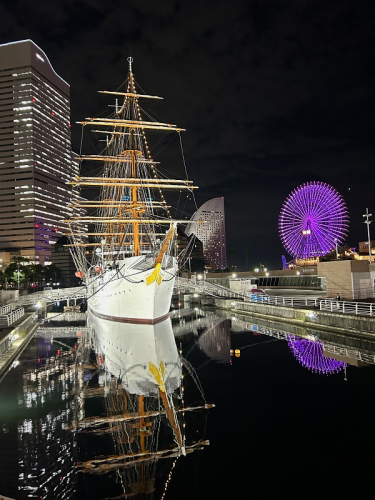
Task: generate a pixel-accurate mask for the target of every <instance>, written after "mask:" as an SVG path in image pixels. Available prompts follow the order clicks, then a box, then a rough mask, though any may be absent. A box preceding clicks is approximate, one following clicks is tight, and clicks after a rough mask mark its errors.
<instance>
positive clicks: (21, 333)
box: [0, 313, 38, 382]
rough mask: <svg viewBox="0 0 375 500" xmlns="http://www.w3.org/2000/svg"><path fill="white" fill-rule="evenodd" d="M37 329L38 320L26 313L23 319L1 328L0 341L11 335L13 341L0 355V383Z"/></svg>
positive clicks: (31, 314)
mask: <svg viewBox="0 0 375 500" xmlns="http://www.w3.org/2000/svg"><path fill="white" fill-rule="evenodd" d="M37 328H38V318H37V316H36V315H35V313H26V314H25V316H24V317H23V318H20V319H19V320H17V321H15V322H14V323H13V324H12V325H10V326H9V327H7V328H1V330H0V341H1V340H2V339H4V338H5V337H8V336H9V335H10V334H12V337H13V338H14V340H13V341H12V344H11V346H10V347H9V349H8V350H7V351H6V352H4V353H3V354H2V355H0V382H1V381H2V379H3V378H4V377H5V375H6V374H7V373H8V371H9V370H10V369H11V367H12V365H13V363H14V362H15V361H16V360H17V358H18V356H19V355H20V354H21V353H22V351H23V350H24V349H25V348H26V347H27V345H28V343H29V341H30V340H31V339H32V337H33V335H34V332H35V330H36V329H37Z"/></svg>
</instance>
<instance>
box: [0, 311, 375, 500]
mask: <svg viewBox="0 0 375 500" xmlns="http://www.w3.org/2000/svg"><path fill="white" fill-rule="evenodd" d="M40 326H41V328H38V331H37V332H36V336H35V338H34V339H33V340H32V341H31V343H30V344H29V346H28V347H27V349H26V350H25V351H24V352H23V353H22V355H21V357H20V358H19V360H18V364H17V365H16V366H14V367H13V368H12V369H11V370H10V371H9V373H8V374H7V376H6V377H5V378H4V379H3V381H2V383H1V384H0V444H1V446H0V497H1V495H4V496H5V497H8V498H12V499H17V500H24V499H30V498H31V499H34V498H35V499H51V500H52V499H53V500H55V499H80V500H86V499H87V500H104V499H119V498H128V497H132V498H137V499H155V500H159V499H160V500H162V499H173V500H175V499H176V500H177V499H178V500H182V499H183V500H185V499H186V500H187V499H189V500H193V499H197V500H198V499H199V500H201V499H211V498H215V499H225V498H236V499H247V498H256V499H268V498H279V497H281V496H283V497H285V496H287V498H297V497H298V498H299V497H305V496H308V497H310V498H328V497H329V496H333V497H334V498H339V497H342V496H343V495H345V496H347V495H353V497H354V498H365V497H368V496H369V495H370V494H371V495H372V493H371V492H372V490H373V486H372V469H373V457H372V454H373V449H374V407H375V405H374V382H375V370H374V366H375V341H373V340H372V339H371V338H369V337H366V338H363V337H361V336H359V335H358V332H354V333H353V332H351V333H350V335H349V333H348V335H342V336H340V337H339V336H337V335H333V334H330V333H329V332H327V333H326V334H324V333H322V332H317V333H316V335H315V336H314V335H311V333H310V336H309V337H303V335H302V336H301V334H300V336H297V335H296V334H295V332H293V326H292V325H288V324H285V323H284V324H283V323H271V322H269V321H268V322H267V321H261V320H255V319H252V318H249V317H241V316H233V315H229V314H227V313H224V312H223V311H218V310H214V309H206V310H202V309H199V310H198V309H197V310H195V311H194V310H193V312H187V313H186V315H185V316H184V315H183V314H182V315H181V314H180V315H178V314H176V317H175V318H173V319H172V320H171V321H170V320H168V321H167V322H163V324H162V325H160V326H159V327H158V328H157V329H155V327H152V328H151V329H148V330H147V331H146V329H142V328H140V327H138V330H137V328H132V327H130V326H129V325H122V326H121V328H120V327H117V326H116V327H112V326H111V325H103V324H99V325H98V324H95V323H89V325H88V326H89V328H87V324H86V323H85V322H77V321H67V322H61V321H60V322H58V321H56V322H55V321H53V320H50V321H49V322H48V323H46V324H44V325H40ZM64 328H65V330H64ZM116 328H117V329H116ZM299 333H300V332H299ZM135 336H137V338H136V337H135ZM135 338H136V340H134V339H135ZM132 339H133V340H132ZM155 380H156V383H155Z"/></svg>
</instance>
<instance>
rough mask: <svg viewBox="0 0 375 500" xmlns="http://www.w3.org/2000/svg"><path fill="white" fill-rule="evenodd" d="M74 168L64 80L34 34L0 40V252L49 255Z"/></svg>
mask: <svg viewBox="0 0 375 500" xmlns="http://www.w3.org/2000/svg"><path fill="white" fill-rule="evenodd" d="M75 173H78V163H77V162H76V161H74V160H73V158H72V152H71V131H70V87H69V85H68V84H67V83H66V82H65V81H64V80H63V79H62V78H61V77H60V76H59V75H57V74H56V72H55V71H54V69H53V67H52V65H51V64H50V62H49V60H48V58H47V56H46V54H45V53H44V52H43V51H42V50H41V49H40V48H39V47H38V46H37V45H35V43H33V42H32V41H31V40H22V41H18V42H13V43H6V44H3V45H0V251H4V252H9V253H10V255H11V256H15V255H19V256H23V257H26V258H28V259H30V260H31V261H34V262H39V263H41V264H43V263H44V262H45V261H47V262H48V261H49V260H50V258H51V245H53V244H54V243H55V242H56V241H57V240H58V239H59V238H60V237H61V236H62V235H63V234H65V233H66V232H67V230H68V228H67V225H66V224H65V223H63V222H62V220H63V219H69V218H70V216H71V211H70V208H69V204H70V194H71V188H70V186H69V185H67V184H66V182H67V181H68V180H69V179H70V178H71V177H72V176H73V175H74V174H75Z"/></svg>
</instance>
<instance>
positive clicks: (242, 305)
mask: <svg viewBox="0 0 375 500" xmlns="http://www.w3.org/2000/svg"><path fill="white" fill-rule="evenodd" d="M215 306H216V307H217V308H219V309H226V310H230V311H233V312H234V313H238V314H244V315H248V316H251V317H254V318H256V317H260V318H266V319H274V320H278V321H283V322H289V323H292V324H300V325H302V324H303V325H304V326H305V327H311V328H314V329H323V330H331V331H339V332H341V333H344V332H345V331H346V332H348V333H349V332H350V334H351V335H353V334H358V335H368V336H374V337H375V317H374V316H362V315H360V314H347V313H342V312H339V311H338V312H335V311H325V310H320V309H319V308H318V307H308V308H307V307H306V308H296V307H290V306H284V305H282V306H281V305H274V304H264V303H257V302H255V303H254V302H246V301H234V300H233V299H215Z"/></svg>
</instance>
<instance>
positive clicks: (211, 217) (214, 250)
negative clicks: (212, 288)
mask: <svg viewBox="0 0 375 500" xmlns="http://www.w3.org/2000/svg"><path fill="white" fill-rule="evenodd" d="M191 220H192V221H194V222H190V223H189V224H188V225H187V227H186V230H185V232H186V234H187V235H188V236H190V235H191V234H192V233H194V234H195V235H196V237H197V238H198V239H199V240H200V241H201V242H202V244H203V254H204V259H205V262H206V267H207V269H212V270H216V269H226V268H227V249H226V236H225V213H224V197H219V198H213V199H211V200H209V201H207V202H206V203H204V204H203V205H202V206H201V207H200V208H199V209H198V210H197V211H196V212H195V213H194V215H193V217H192V218H191Z"/></svg>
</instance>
